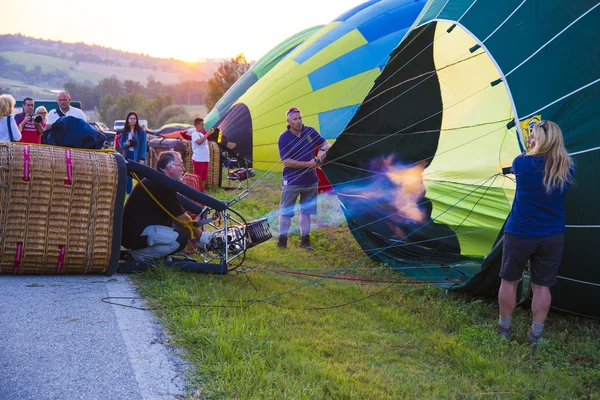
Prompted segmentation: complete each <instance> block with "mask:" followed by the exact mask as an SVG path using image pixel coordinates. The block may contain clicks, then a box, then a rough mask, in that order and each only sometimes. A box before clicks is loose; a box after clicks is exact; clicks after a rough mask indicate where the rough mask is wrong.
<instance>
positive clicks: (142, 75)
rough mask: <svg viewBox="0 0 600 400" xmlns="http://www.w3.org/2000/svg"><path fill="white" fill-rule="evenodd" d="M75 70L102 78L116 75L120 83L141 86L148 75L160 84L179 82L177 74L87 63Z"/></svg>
mask: <svg viewBox="0 0 600 400" xmlns="http://www.w3.org/2000/svg"><path fill="white" fill-rule="evenodd" d="M76 69H77V70H78V71H85V72H86V73H94V74H97V75H100V76H101V77H102V78H106V77H110V76H111V75H116V76H117V78H119V80H120V81H125V80H127V79H131V80H132V81H138V82H140V83H141V84H142V85H145V84H146V81H147V78H148V77H149V76H150V75H152V76H153V77H154V80H155V81H158V82H162V83H164V84H172V83H177V82H179V74H176V73H174V72H163V71H153V70H151V69H142V68H129V67H115V66H110V65H101V64H93V63H87V62H82V63H79V65H78V66H76ZM69 73H70V72H69ZM102 78H100V79H102Z"/></svg>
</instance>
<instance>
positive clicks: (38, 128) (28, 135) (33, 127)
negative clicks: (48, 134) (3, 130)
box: [15, 97, 46, 144]
mask: <svg viewBox="0 0 600 400" xmlns="http://www.w3.org/2000/svg"><path fill="white" fill-rule="evenodd" d="M34 109H35V102H34V101H33V99H32V98H31V97H26V98H25V99H23V112H22V113H20V114H17V115H15V122H16V123H17V126H18V127H19V131H21V135H22V136H23V137H22V138H21V143H33V144H40V143H41V142H42V132H44V128H45V127H46V123H45V122H44V118H42V116H41V115H37V114H35V113H34V112H33V110H34Z"/></svg>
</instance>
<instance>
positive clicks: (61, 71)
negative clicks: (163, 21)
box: [0, 35, 220, 97]
mask: <svg viewBox="0 0 600 400" xmlns="http://www.w3.org/2000/svg"><path fill="white" fill-rule="evenodd" d="M219 62H220V61H219V60H212V61H211V60H209V61H207V62H202V63H187V62H184V61H180V60H174V59H162V58H155V57H150V56H148V55H145V54H136V53H129V52H125V51H120V50H114V49H111V48H106V47H102V46H95V45H94V46H93V45H87V44H84V43H64V42H59V41H52V40H43V39H36V38H31V37H27V36H23V35H0V88H9V90H10V91H11V92H12V93H13V94H15V95H17V96H22V95H37V94H42V93H44V92H47V91H49V90H57V89H61V88H63V87H64V84H65V83H66V82H76V83H81V84H86V85H88V86H94V85H96V84H97V83H98V82H99V81H101V80H102V79H104V78H109V77H116V78H117V79H118V80H120V81H126V80H132V81H137V82H140V83H141V84H142V85H145V84H146V82H147V81H149V80H154V81H156V82H160V83H163V84H167V85H168V84H176V83H178V82H183V81H190V80H195V81H206V80H208V79H209V78H210V77H211V76H212V75H213V73H214V72H215V71H216V69H217V68H218V65H219ZM44 97H46V96H44Z"/></svg>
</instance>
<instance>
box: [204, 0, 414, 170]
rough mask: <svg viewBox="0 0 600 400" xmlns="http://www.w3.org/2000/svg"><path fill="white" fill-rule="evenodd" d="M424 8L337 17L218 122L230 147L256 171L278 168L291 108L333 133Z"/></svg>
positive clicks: (390, 0) (391, 0) (370, 6)
mask: <svg viewBox="0 0 600 400" xmlns="http://www.w3.org/2000/svg"><path fill="white" fill-rule="evenodd" d="M424 5H425V0H416V1H415V0H371V1H368V2H366V3H364V4H362V5H360V6H358V7H355V8H353V9H351V10H349V11H348V12H346V13H344V14H342V15H340V16H339V17H338V18H336V19H335V20H334V21H332V22H331V23H329V24H328V25H326V26H325V27H324V28H323V29H321V30H320V31H319V32H317V33H316V34H314V35H313V36H311V37H310V38H309V39H307V40H306V41H305V42H304V43H302V44H301V45H300V46H298V47H297V48H296V49H294V51H293V52H291V53H290V54H289V55H288V56H287V57H286V58H285V59H284V60H282V61H281V62H280V63H279V64H277V65H276V66H275V67H274V68H273V69H272V70H271V71H269V72H268V73H267V74H266V75H265V76H264V77H263V78H262V79H260V80H259V81H258V82H257V83H256V84H255V85H253V86H252V87H251V88H250V89H249V90H248V91H247V92H246V93H245V94H244V95H243V96H241V97H240V98H239V99H238V100H237V102H236V103H235V104H234V105H233V106H232V107H231V108H230V109H229V111H227V112H226V113H225V115H224V116H223V117H222V118H221V119H220V120H219V121H218V122H217V124H216V126H218V127H219V128H221V130H222V132H223V134H224V135H225V136H226V137H227V140H228V142H229V146H230V148H232V149H233V150H234V151H235V152H236V153H239V154H240V155H242V156H244V157H245V158H248V159H252V160H253V162H254V165H255V166H257V167H259V168H261V167H262V168H271V167H275V168H281V166H280V165H278V162H279V153H278V150H277V140H278V138H279V135H280V134H281V132H283V131H284V130H285V126H286V117H285V113H286V111H287V110H288V109H289V108H291V107H299V108H300V109H301V110H302V113H303V118H304V122H305V123H306V124H307V125H310V126H313V127H315V128H316V129H317V130H318V131H319V132H320V133H321V134H322V135H323V136H324V137H326V138H328V139H334V138H336V137H337V136H338V135H339V134H340V133H341V131H342V130H343V128H344V127H345V126H346V124H347V123H348V121H349V120H350V118H352V115H354V112H355V111H356V109H357V108H358V105H359V104H360V103H361V102H362V100H363V99H364V97H365V95H366V94H367V93H368V91H369V88H370V87H371V85H372V84H373V81H374V80H375V78H377V76H378V75H379V74H380V73H381V69H382V68H383V66H384V65H385V64H386V63H387V60H388V59H389V53H390V52H391V51H392V50H393V49H394V48H395V47H396V46H397V45H398V43H399V42H400V40H401V39H402V37H403V36H404V35H405V34H406V32H407V31H408V29H409V28H410V26H411V24H412V23H413V22H414V21H415V19H416V17H417V16H418V15H419V12H420V11H421V10H422V8H423V6H424Z"/></svg>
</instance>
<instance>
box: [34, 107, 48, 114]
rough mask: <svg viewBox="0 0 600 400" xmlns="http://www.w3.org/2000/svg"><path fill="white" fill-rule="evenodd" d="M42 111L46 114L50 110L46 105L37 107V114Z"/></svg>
mask: <svg viewBox="0 0 600 400" xmlns="http://www.w3.org/2000/svg"><path fill="white" fill-rule="evenodd" d="M42 111H43V112H45V113H46V114H48V110H46V107H44V106H39V107H38V108H36V109H35V113H36V114H39V113H41V112H42Z"/></svg>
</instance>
